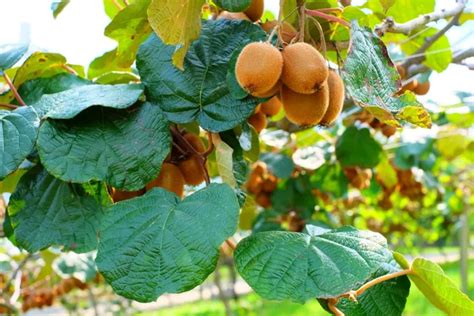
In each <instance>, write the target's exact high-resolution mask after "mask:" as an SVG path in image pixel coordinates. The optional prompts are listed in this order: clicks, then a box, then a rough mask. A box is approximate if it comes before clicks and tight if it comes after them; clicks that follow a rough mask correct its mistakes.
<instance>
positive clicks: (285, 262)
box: [234, 227, 392, 302]
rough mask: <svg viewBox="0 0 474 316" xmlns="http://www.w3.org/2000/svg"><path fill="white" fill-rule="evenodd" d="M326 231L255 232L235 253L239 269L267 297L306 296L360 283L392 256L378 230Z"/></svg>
mask: <svg viewBox="0 0 474 316" xmlns="http://www.w3.org/2000/svg"><path fill="white" fill-rule="evenodd" d="M322 232H323V233H322V234H319V235H318V234H309V233H294V232H281V231H273V232H261V233H256V234H254V235H251V236H250V237H247V238H245V239H243V240H242V241H241V242H240V243H239V245H238V247H237V249H236V251H235V253H234V258H235V263H236V267H237V270H238V271H239V273H240V275H241V276H242V277H243V278H244V279H245V281H247V283H248V284H249V285H250V286H251V287H252V288H253V289H254V290H255V292H257V293H258V294H259V295H261V296H262V297H264V298H266V299H271V300H291V301H296V302H305V301H306V300H308V299H311V298H316V297H317V298H330V297H335V296H338V295H340V294H342V293H345V292H347V291H348V290H351V289H353V288H356V287H357V286H359V285H361V284H362V282H364V281H365V280H366V279H367V278H368V277H369V276H370V275H371V274H372V273H374V272H375V271H377V270H378V269H379V268H380V266H381V265H382V264H383V263H386V262H389V261H390V260H391V258H392V254H391V253H390V251H389V250H388V249H387V241H386V240H385V238H384V237H383V236H382V235H380V234H377V233H373V232H369V231H358V230H356V229H355V228H352V227H342V228H339V229H336V230H332V231H328V232H324V231H322Z"/></svg>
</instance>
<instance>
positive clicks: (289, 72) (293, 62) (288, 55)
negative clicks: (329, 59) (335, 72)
mask: <svg viewBox="0 0 474 316" xmlns="http://www.w3.org/2000/svg"><path fill="white" fill-rule="evenodd" d="M282 55H283V70H282V72H281V80H282V81H283V83H284V84H285V85H286V86H287V87H288V88H290V89H291V90H293V91H295V92H298V93H303V94H311V93H314V92H316V91H317V90H319V88H320V87H321V85H322V84H323V83H324V82H325V81H326V79H327V78H328V74H329V70H328V66H327V63H326V60H325V59H324V57H323V55H321V53H320V52H318V50H317V49H316V48H314V47H313V46H311V45H310V44H307V43H303V42H301V43H295V44H291V45H288V46H286V47H285V48H284V49H283V52H282Z"/></svg>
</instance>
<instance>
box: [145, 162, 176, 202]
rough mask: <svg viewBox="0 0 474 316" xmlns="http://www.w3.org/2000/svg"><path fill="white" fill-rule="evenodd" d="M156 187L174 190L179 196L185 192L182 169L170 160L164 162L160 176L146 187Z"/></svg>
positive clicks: (148, 188) (149, 188)
mask: <svg viewBox="0 0 474 316" xmlns="http://www.w3.org/2000/svg"><path fill="white" fill-rule="evenodd" d="M154 187H160V188H164V189H166V190H168V191H170V192H173V193H174V194H176V195H177V196H179V197H182V196H183V193H184V177H183V174H182V173H181V171H180V169H179V168H178V167H177V166H175V165H173V164H171V163H168V162H165V163H163V165H162V166H161V171H160V174H159V175H158V177H157V178H156V179H155V180H153V181H151V182H150V183H148V184H147V185H146V189H147V191H148V190H151V189H152V188H154Z"/></svg>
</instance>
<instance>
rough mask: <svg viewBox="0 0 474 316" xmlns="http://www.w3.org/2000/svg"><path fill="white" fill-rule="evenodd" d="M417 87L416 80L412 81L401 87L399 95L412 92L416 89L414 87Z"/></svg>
mask: <svg viewBox="0 0 474 316" xmlns="http://www.w3.org/2000/svg"><path fill="white" fill-rule="evenodd" d="M417 86H418V80H416V79H415V80H412V81H410V82H408V83H407V84H406V85H404V86H403V87H402V89H401V90H400V93H403V92H405V91H408V90H409V91H414V90H415V89H416V87H417Z"/></svg>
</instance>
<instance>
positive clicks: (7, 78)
mask: <svg viewBox="0 0 474 316" xmlns="http://www.w3.org/2000/svg"><path fill="white" fill-rule="evenodd" d="M3 78H5V81H6V83H7V85H8V86H9V87H10V90H11V91H12V92H13V95H14V96H15V99H16V100H17V101H18V103H19V104H20V105H26V103H25V101H23V99H22V98H21V96H20V95H19V94H18V91H17V90H16V88H15V86H14V85H13V82H12V81H11V80H10V77H9V76H8V75H7V73H6V72H4V73H3Z"/></svg>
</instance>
